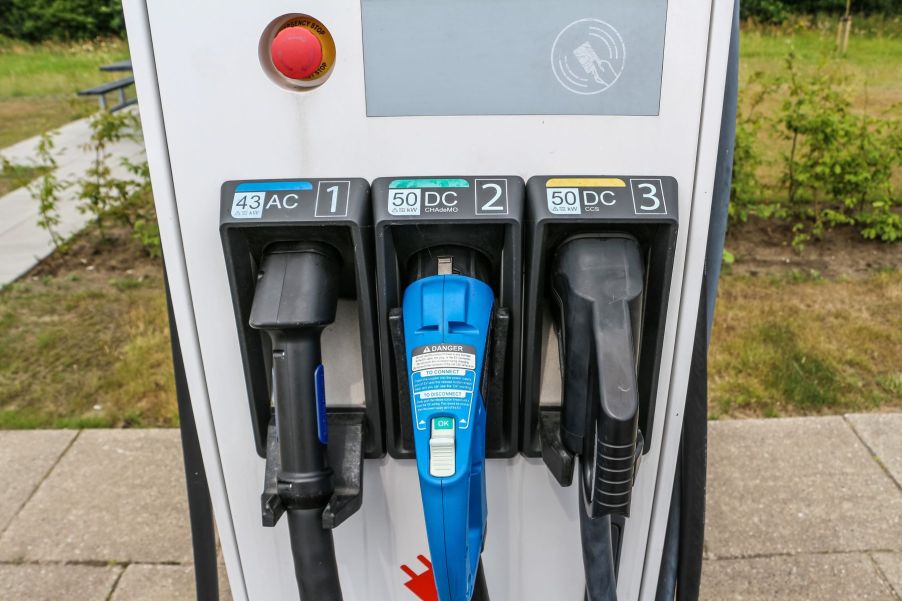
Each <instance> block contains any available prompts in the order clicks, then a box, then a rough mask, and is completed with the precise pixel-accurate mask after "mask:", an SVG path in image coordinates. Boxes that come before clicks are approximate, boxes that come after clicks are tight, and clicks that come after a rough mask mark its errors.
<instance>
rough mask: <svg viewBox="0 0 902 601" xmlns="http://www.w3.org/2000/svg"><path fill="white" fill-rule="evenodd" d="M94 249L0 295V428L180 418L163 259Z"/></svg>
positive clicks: (78, 249)
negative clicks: (173, 370)
mask: <svg viewBox="0 0 902 601" xmlns="http://www.w3.org/2000/svg"><path fill="white" fill-rule="evenodd" d="M92 245H96V243H93V242H92V244H88V243H87V242H86V241H85V240H80V241H77V242H76V243H75V244H74V245H73V250H72V252H71V254H70V255H69V256H68V257H66V258H64V259H62V260H60V262H59V263H58V264H54V263H53V261H52V260H51V262H50V264H49V265H48V266H42V267H39V268H38V270H37V274H36V275H33V276H30V277H26V278H24V279H22V280H20V281H19V282H16V283H14V284H12V285H11V286H8V287H6V288H5V289H3V290H2V291H0V428H48V427H50V428H61V427H62V428H69V427H71V428H81V427H110V426H114V427H126V426H127V427H138V426H145V427H151V426H175V425H177V424H178V410H177V407H176V402H175V389H174V384H173V377H172V361H171V354H170V350H169V330H168V321H167V315H166V298H165V293H164V288H163V276H162V265H161V263H160V262H159V261H156V260H152V259H148V258H147V257H145V256H143V255H142V253H141V251H140V249H138V248H137V245H136V244H134V243H133V242H132V241H131V240H130V239H129V238H128V237H127V235H120V237H119V240H118V242H117V244H114V245H101V247H100V249H99V251H98V250H96V249H91V246H92Z"/></svg>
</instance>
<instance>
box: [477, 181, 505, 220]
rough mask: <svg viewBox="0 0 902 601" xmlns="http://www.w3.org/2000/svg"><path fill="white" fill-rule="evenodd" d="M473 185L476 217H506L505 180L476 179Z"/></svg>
mask: <svg viewBox="0 0 902 601" xmlns="http://www.w3.org/2000/svg"><path fill="white" fill-rule="evenodd" d="M473 184H474V185H475V186H476V214H477V215H507V211H508V208H507V207H508V200H507V180H504V179H491V178H478V177H477V178H476V180H475V181H474V182H473ZM487 196H488V197H489V198H486V197H487Z"/></svg>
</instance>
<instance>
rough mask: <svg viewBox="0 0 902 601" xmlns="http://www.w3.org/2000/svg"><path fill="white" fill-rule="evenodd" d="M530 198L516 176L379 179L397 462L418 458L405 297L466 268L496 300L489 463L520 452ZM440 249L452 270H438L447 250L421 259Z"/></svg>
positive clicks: (377, 218) (383, 315)
mask: <svg viewBox="0 0 902 601" xmlns="http://www.w3.org/2000/svg"><path fill="white" fill-rule="evenodd" d="M524 191H525V186H524V183H523V180H522V179H520V178H519V177H503V176H471V177H457V176H454V177H446V176H443V177H383V178H378V179H376V180H375V181H373V185H372V192H371V197H372V203H373V214H374V227H375V239H376V265H377V295H376V296H377V304H378V310H379V317H380V319H379V328H380V341H381V345H382V347H381V351H382V361H383V364H382V368H383V371H382V377H383V390H384V395H385V399H386V403H385V405H386V443H387V448H388V452H389V453H390V454H391V455H392V456H393V457H395V458H413V457H414V431H413V421H412V416H411V403H410V398H411V397H410V393H411V391H410V389H409V386H410V385H409V382H408V378H407V375H406V369H407V367H409V366H405V365H404V363H405V362H406V352H405V351H406V350H409V349H405V348H404V340H403V339H404V335H403V331H402V328H403V326H402V319H401V312H400V307H401V304H402V299H403V294H404V291H405V289H406V288H407V287H408V286H409V285H410V284H411V283H412V282H414V281H415V280H417V279H419V278H421V277H424V276H426V275H430V274H438V273H440V272H442V270H443V269H446V268H447V269H451V270H452V271H453V273H458V272H459V270H460V268H461V267H466V268H467V269H469V267H472V268H473V269H474V270H476V271H477V272H478V276H479V278H480V279H482V280H483V281H484V282H486V284H488V286H489V287H490V288H491V289H492V290H493V291H494V294H495V295H496V302H495V309H494V310H493V316H492V320H493V325H492V334H491V344H490V347H491V348H490V351H489V356H488V357H487V360H486V370H487V375H486V377H485V378H484V382H483V385H484V386H485V395H484V396H485V403H486V422H487V427H486V456H487V457H512V456H514V455H515V454H516V453H517V451H518V450H519V443H518V439H519V423H518V422H519V396H520V365H519V360H518V358H519V356H520V319H521V317H520V296H521V279H522V264H521V259H520V257H521V240H522V229H521V215H522V212H523V202H524ZM444 247H451V248H449V249H448V250H449V253H448V254H449V256H453V257H454V259H453V265H448V264H441V263H438V261H439V260H441V258H442V254H443V251H442V252H433V254H435V256H436V259H437V260H436V261H433V262H430V261H424V260H423V252H424V251H426V253H427V256H428V253H429V252H430V251H429V249H433V251H434V250H435V249H443V248H444ZM455 249H457V250H455ZM461 249H468V250H472V251H473V255H472V256H464V254H461V252H460V250H461ZM467 252H468V251H467ZM476 255H478V256H479V257H481V258H482V259H484V262H482V260H480V263H479V265H478V266H477V265H472V266H469V265H468V264H467V263H468V261H472V260H475V259H473V257H475V256H476ZM449 260H450V259H449ZM424 270H427V271H428V270H431V271H428V273H427V272H426V271H424ZM483 271H484V272H485V273H483ZM429 427H431V426H429ZM440 436H441V435H440ZM436 444H440V443H436ZM442 444H444V443H442Z"/></svg>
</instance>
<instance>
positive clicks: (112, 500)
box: [0, 429, 191, 563]
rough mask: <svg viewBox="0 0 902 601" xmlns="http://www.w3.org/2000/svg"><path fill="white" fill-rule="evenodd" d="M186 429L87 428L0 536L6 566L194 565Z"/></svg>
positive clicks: (0, 545)
mask: <svg viewBox="0 0 902 601" xmlns="http://www.w3.org/2000/svg"><path fill="white" fill-rule="evenodd" d="M187 505H188V503H187V500H186V497H185V482H184V468H183V465H182V456H181V449H180V446H179V432H178V430H175V429H173V430H85V431H83V432H82V433H81V434H80V435H79V437H78V439H77V440H76V441H75V442H74V443H73V444H72V446H71V447H70V449H69V451H68V452H67V453H66V454H65V455H64V456H63V458H62V459H61V460H60V462H59V463H58V464H57V467H56V469H54V470H53V472H52V473H51V474H50V476H48V478H47V479H46V480H45V481H44V482H43V484H42V485H41V487H40V488H39V489H38V491H37V492H36V493H35V494H34V496H33V497H32V498H31V500H30V501H29V503H28V504H27V505H26V506H25V507H24V508H23V509H22V511H20V512H19V514H18V515H17V516H16V517H15V518H14V519H13V521H12V522H11V523H10V525H9V527H8V528H7V530H6V532H5V533H4V534H3V536H2V537H0V560H5V561H21V560H26V561H116V562H122V563H131V562H138V563H162V562H171V563H188V562H190V561H191V540H190V538H191V537H190V531H189V526H188V507H187Z"/></svg>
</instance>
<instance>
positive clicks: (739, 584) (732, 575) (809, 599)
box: [699, 553, 896, 601]
mask: <svg viewBox="0 0 902 601" xmlns="http://www.w3.org/2000/svg"><path fill="white" fill-rule="evenodd" d="M699 599H701V600H702V601H707V600H710V601H728V600H736V601H739V600H741V601H774V600H775V599H779V600H780V601H813V600H815V599H835V600H840V599H856V600H857V601H896V597H895V596H894V595H893V593H892V591H891V590H890V589H889V587H888V586H887V585H886V583H885V582H884V581H883V579H882V578H881V577H880V575H879V574H878V573H877V570H876V568H875V566H874V564H873V562H872V561H871V560H870V558H869V557H868V556H867V554H865V553H841V554H827V555H795V556H778V557H763V558H754V559H719V560H714V561H706V562H705V563H704V565H703V567H702V590H701V594H700V595H699Z"/></svg>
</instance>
